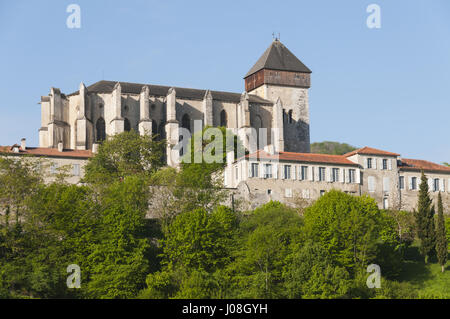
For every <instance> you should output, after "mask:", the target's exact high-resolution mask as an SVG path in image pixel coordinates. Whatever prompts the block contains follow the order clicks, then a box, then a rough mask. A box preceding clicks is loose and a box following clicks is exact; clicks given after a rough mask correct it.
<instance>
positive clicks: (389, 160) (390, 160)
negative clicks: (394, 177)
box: [387, 158, 392, 171]
mask: <svg viewBox="0 0 450 319" xmlns="http://www.w3.org/2000/svg"><path fill="white" fill-rule="evenodd" d="M387 161H388V170H390V171H392V159H390V158H389V159H388V160H387Z"/></svg>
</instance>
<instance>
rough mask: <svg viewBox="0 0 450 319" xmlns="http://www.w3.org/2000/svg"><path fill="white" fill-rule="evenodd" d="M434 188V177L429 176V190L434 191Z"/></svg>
mask: <svg viewBox="0 0 450 319" xmlns="http://www.w3.org/2000/svg"><path fill="white" fill-rule="evenodd" d="M432 190H433V179H432V178H428V191H430V192H431V191H432Z"/></svg>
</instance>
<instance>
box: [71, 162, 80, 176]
mask: <svg viewBox="0 0 450 319" xmlns="http://www.w3.org/2000/svg"><path fill="white" fill-rule="evenodd" d="M72 175H73V176H80V164H73V165H72Z"/></svg>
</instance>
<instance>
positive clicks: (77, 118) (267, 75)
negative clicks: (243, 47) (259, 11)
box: [39, 40, 311, 165]
mask: <svg viewBox="0 0 450 319" xmlns="http://www.w3.org/2000/svg"><path fill="white" fill-rule="evenodd" d="M310 74H311V71H310V70H309V69H308V68H307V67H306V66H305V65H304V64H303V63H302V62H301V61H300V60H299V59H298V58H297V57H295V55H294V54H292V53H291V52H290V51H289V50H288V49H287V48H286V47H285V46H284V45H283V44H282V43H281V42H280V41H279V40H275V41H273V42H272V44H271V45H270V46H269V48H268V49H267V50H266V51H265V52H264V54H263V55H262V56H261V58H260V59H259V60H258V61H257V62H256V64H255V65H254V66H253V67H252V68H251V69H250V71H249V72H248V73H247V74H246V75H245V77H244V80H245V89H246V90H245V92H244V93H242V94H239V93H231V92H219V91H211V90H207V89H205V90H199V89H189V88H178V87H169V86H160V85H150V84H138V83H126V82H113V81H100V82H97V83H94V84H92V85H91V86H88V87H86V86H85V85H84V84H83V83H81V85H80V87H79V90H78V91H76V92H74V93H71V94H67V95H66V94H63V93H62V92H61V91H60V90H59V89H56V88H51V89H50V94H49V95H47V96H42V97H41V102H40V104H41V114H42V116H41V128H40V129H39V146H40V147H42V148H56V147H57V145H58V143H62V144H63V148H64V149H73V150H92V148H93V147H95V144H97V143H101V141H102V140H104V139H105V138H106V137H107V136H112V135H114V134H117V133H121V132H123V131H129V130H131V129H135V130H136V131H139V132H140V133H141V134H146V133H153V134H159V136H160V137H161V138H164V139H166V140H167V141H168V144H170V145H174V144H177V143H178V139H179V128H180V127H182V128H185V129H187V130H189V131H190V132H191V133H194V125H193V123H194V121H201V122H202V126H213V127H218V126H225V127H226V128H227V129H230V130H232V131H233V132H234V133H235V134H239V135H240V137H241V140H242V141H243V143H244V146H245V147H246V148H247V149H250V140H251V138H250V136H248V135H249V134H252V133H251V132H252V130H250V128H254V129H255V130H256V132H259V129H261V128H266V129H267V130H266V134H265V135H264V136H260V135H259V134H258V136H256V137H255V136H253V137H252V138H254V139H255V140H257V141H258V142H259V145H258V148H262V147H264V146H265V145H267V144H272V145H274V146H275V148H276V150H277V151H290V152H309V151H310V134H309V103H308V89H309V87H310ZM255 130H253V132H254V131H255ZM272 132H277V134H276V135H277V136H272ZM274 135H275V134H274ZM255 150H256V149H253V150H252V151H255ZM173 157H174V155H173V154H172V152H170V149H169V148H168V150H167V160H168V164H169V165H176V162H177V158H173Z"/></svg>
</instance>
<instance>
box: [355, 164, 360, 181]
mask: <svg viewBox="0 0 450 319" xmlns="http://www.w3.org/2000/svg"><path fill="white" fill-rule="evenodd" d="M355 182H356V184H361V170H360V169H359V168H357V169H356V172H355Z"/></svg>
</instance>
